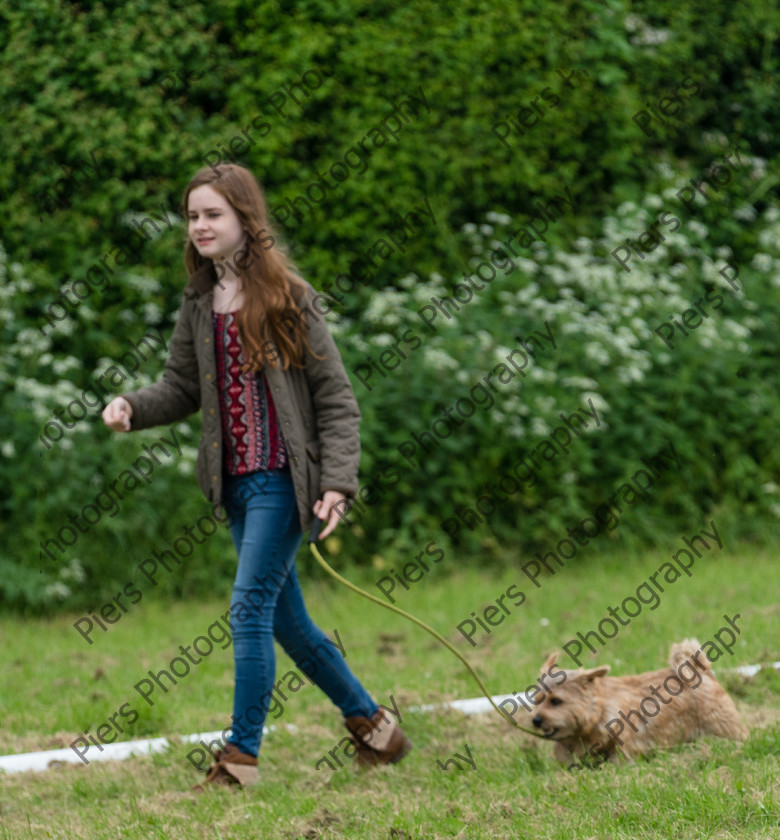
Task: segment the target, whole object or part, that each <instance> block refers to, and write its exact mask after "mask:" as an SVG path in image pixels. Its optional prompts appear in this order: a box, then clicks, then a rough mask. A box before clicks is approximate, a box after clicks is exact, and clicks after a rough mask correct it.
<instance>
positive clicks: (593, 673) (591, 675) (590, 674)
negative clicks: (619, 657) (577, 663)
mask: <svg viewBox="0 0 780 840" xmlns="http://www.w3.org/2000/svg"><path fill="white" fill-rule="evenodd" d="M608 673H609V665H599V667H598V668H589V669H588V670H587V671H583V672H582V673H581V674H577V676H576V677H575V679H578V680H584V681H585V682H592V681H593V680H595V679H596V677H604V676H606V675H607V674H608Z"/></svg>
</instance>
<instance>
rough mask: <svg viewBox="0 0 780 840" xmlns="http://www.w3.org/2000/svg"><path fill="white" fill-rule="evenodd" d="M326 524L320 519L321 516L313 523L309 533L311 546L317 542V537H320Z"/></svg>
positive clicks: (316, 517) (315, 518)
mask: <svg viewBox="0 0 780 840" xmlns="http://www.w3.org/2000/svg"><path fill="white" fill-rule="evenodd" d="M324 524H325V520H324V519H320V518H319V516H315V517H314V522H312V523H311V531H309V544H310V545H311V544H312V543H316V542H317V537H319V535H320V531H321V530H322V526H323V525H324Z"/></svg>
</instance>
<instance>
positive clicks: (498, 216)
mask: <svg viewBox="0 0 780 840" xmlns="http://www.w3.org/2000/svg"><path fill="white" fill-rule="evenodd" d="M485 218H486V219H487V220H488V221H489V222H494V223H495V224H497V225H509V224H511V223H512V217H511V216H507V214H506V213H496V212H495V211H493V210H490V211H489V212H487V213H485Z"/></svg>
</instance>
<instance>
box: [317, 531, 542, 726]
mask: <svg viewBox="0 0 780 840" xmlns="http://www.w3.org/2000/svg"><path fill="white" fill-rule="evenodd" d="M323 524H324V523H323V520H322V519H320V518H319V517H318V516H315V517H314V524H313V525H312V526H311V533H310V534H309V548H310V549H311V553H312V554H313V555H314V557H315V559H316V560H317V562H318V563H319V564H320V566H322V568H323V569H324V570H325V571H326V572H327V573H328V574H329V575H330V576H331V577H334V578H336V580H337V581H339V583H343V584H344V586H346V587H347V588H348V589H351V590H352V591H353V592H357V593H358V595H362V596H363V597H364V598H368V600H369V601H373V602H374V603H375V604H379V606H380V607H385V609H388V610H392V612H394V613H398V615H402V616H403V617H404V618H407V619H409V621H413V622H414V623H415V624H416V625H417V626H418V627H422V629H423V630H425V631H427V632H428V633H430V634H431V636H433V638H434V639H436V640H438V641H439V642H441V644H443V645H444V647H446V648H447V649H448V650H449V651H450V652H451V653H453V654H454V655H455V656H457V657H458V659H460V661H461V662H462V663H463V664H464V665H465V666H466V669H467V670H468V672H469V673H470V674H471V676H472V677H474V680H475V681H476V683H477V685H478V686H479V688H480V690H481V691H482V693H483V694H484V695H485V697H487V699H488V701H489V702H490V705H491V706H492V707H493V708H494V709H495V710H496V711H497V712H498V713H499V714H500V715H501V717H503V718H505V719H506V720H508V721H509V722H510V723H511V724H512V726H514V727H515V728H516V729H519V730H520V731H521V732H525V733H527V734H528V735H533V736H534V737H536V738H544V735H542V734H540V733H539V732H534V731H533V729H526V728H525V727H524V726H520V724H519V723H517V722H516V721H515V720H514V719H513V718H512V717H511V716H510V715H509V714H507V713H506V712H505V711H503V709H500V708H499V707H498V706H497V705H496V704H495V702H494V701H493V698H492V697H491V696H490V693H489V692H488V690H487V688H485V684H484V683H483V682H482V680H481V679H480V677H479V674H478V673H477V672H476V671H475V670H474V669H473V668H472V667H471V665H469V663H468V662H467V661H466V659H465V657H464V656H463V654H462V653H460V651H458V650H456V649H455V648H454V647H453V646H452V645H451V644H450V643H449V642H448V641H447V640H446V639H445V638H444V636H442V635H441V634H440V633H438V632H437V631H436V630H434V629H433V627H431V626H430V625H429V624H426V623H425V622H424V621H421V620H420V619H419V618H417V617H415V616H413V615H412V614H411V613H408V612H405V611H404V610H402V609H400V608H399V607H396V606H393V604H388V603H387V602H385V601H381V600H380V599H379V598H377V597H376V595H372V594H371V593H370V592H366V591H365V590H364V589H361V588H360V587H359V586H355V584H354V583H351V582H350V581H348V580H347V579H346V578H345V577H342V576H341V575H340V574H339V573H338V572H337V571H336V570H335V569H333V568H332V567H331V566H330V565H328V563H327V561H326V560H325V558H324V557H323V556H322V554H320V551H319V549H318V548H317V544H316V542H317V536H318V535H319V533H320V528H321V527H322V525H323Z"/></svg>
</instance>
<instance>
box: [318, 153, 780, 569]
mask: <svg viewBox="0 0 780 840" xmlns="http://www.w3.org/2000/svg"><path fill="white" fill-rule="evenodd" d="M743 160H744V162H745V167H744V173H743V174H744V182H743V185H742V187H743V189H745V188H747V189H748V190H752V189H754V188H755V186H756V184H760V183H761V182H762V179H763V178H764V175H765V173H764V167H763V163H764V162H763V161H761V160H760V159H757V158H753V159H743ZM658 169H659V177H660V178H661V180H662V182H661V183H660V184H659V187H658V190H657V191H654V192H651V193H648V194H646V195H645V196H644V197H642V198H641V199H640V200H638V201H636V202H630V201H627V202H624V203H622V204H621V205H620V206H619V207H618V208H617V209H616V211H615V212H614V214H610V215H608V216H606V217H605V218H604V219H603V222H602V224H601V230H600V231H598V233H597V235H596V236H595V237H593V238H587V237H584V236H580V237H578V238H575V239H574V241H573V242H572V243H571V247H570V248H566V247H562V246H555V245H552V244H549V243H546V242H541V241H537V242H534V243H532V244H531V246H530V248H528V249H527V250H526V253H525V254H523V255H522V256H518V257H514V258H513V263H514V267H513V268H509V270H508V273H505V274H501V273H497V275H496V277H495V279H493V280H492V281H491V282H489V283H485V284H484V287H483V289H482V290H480V291H476V290H475V289H473V288H471V287H470V286H469V284H468V283H467V282H466V281H465V280H464V279H463V278H460V279H459V280H457V279H456V280H455V281H454V282H448V281H447V280H446V279H445V278H444V277H442V276H441V275H439V274H432V275H431V276H429V277H427V278H421V277H417V276H414V275H408V276H406V277H403V278H401V279H399V281H398V282H397V284H396V285H395V287H391V288H387V289H385V290H382V291H378V292H376V293H375V294H374V296H373V297H372V298H371V301H370V303H369V304H368V306H367V307H366V308H365V311H364V312H363V314H362V317H360V318H359V319H354V320H350V319H347V318H341V319H338V320H337V323H336V325H335V326H334V331H336V332H337V333H338V334H339V336H340V340H341V345H342V346H343V347H345V348H346V349H345V357H346V360H347V364H348V366H349V367H350V369H351V370H352V372H353V374H358V375H357V376H356V382H355V388H356V392H357V394H358V396H359V398H360V402H361V406H362V408H363V412H364V424H363V432H362V434H363V442H364V447H365V450H366V456H365V460H364V464H365V468H364V477H365V479H364V480H365V484H366V485H367V487H369V488H370V491H369V490H368V489H367V490H366V491H365V495H366V498H365V503H364V504H363V505H358V506H357V507H356V510H355V512H354V513H353V514H352V516H351V518H352V519H353V521H354V522H355V523H357V524H358V534H359V535H361V536H363V539H364V545H365V540H367V541H368V542H367V546H366V547H367V549H368V550H378V549H379V546H380V545H382V544H384V545H385V546H386V545H387V543H388V542H390V543H391V544H392V543H395V544H396V545H397V546H398V547H401V546H403V547H405V548H407V549H409V550H410V551H411V550H413V549H414V548H415V546H418V545H424V544H425V542H426V541H427V540H428V539H433V538H435V539H438V540H445V541H446V540H447V539H448V537H447V531H448V530H452V531H453V532H456V533H455V535H456V537H457V539H458V540H459V542H460V543H462V544H465V545H466V546H467V547H468V548H471V549H479V548H482V549H486V548H487V549H490V548H494V547H495V546H496V545H497V544H498V543H502V544H504V545H507V544H510V545H514V546H517V548H518V549H520V550H522V551H524V552H525V551H532V550H534V549H536V548H539V547H544V546H545V545H547V544H548V543H550V542H551V541H554V542H557V541H558V539H560V538H561V537H563V536H565V532H566V529H567V528H568V527H570V526H571V525H573V524H575V523H576V522H577V521H579V520H581V519H582V518H583V516H586V515H588V514H590V513H592V511H593V510H594V508H596V507H597V506H598V505H599V504H600V503H601V502H603V501H605V500H606V499H607V498H608V497H609V495H610V494H611V493H612V492H614V488H615V487H617V486H618V485H619V484H621V483H622V482H624V481H628V480H629V477H630V476H631V475H632V474H634V473H635V472H636V471H637V470H638V469H640V468H643V467H644V465H643V463H642V459H643V458H644V459H649V458H650V457H651V456H653V455H654V454H655V453H657V452H658V451H660V450H662V449H663V447H664V446H665V445H667V444H668V443H671V444H673V446H674V447H675V449H676V451H677V453H678V455H679V458H680V465H679V469H677V470H675V472H674V474H673V475H671V476H667V477H665V478H664V479H663V480H659V482H658V483H657V484H656V486H655V487H654V488H653V489H652V491H651V492H650V493H649V496H648V498H647V500H646V501H645V502H644V503H642V504H641V505H638V506H637V509H636V511H634V512H633V513H632V516H631V518H630V520H625V522H624V523H623V525H622V526H621V527H620V528H619V529H616V530H615V531H613V532H612V533H609V534H607V538H613V539H614V538H619V539H622V540H623V541H624V542H628V543H631V542H633V543H637V542H642V543H650V542H652V543H659V544H663V543H664V542H668V541H670V540H672V539H673V537H674V534H675V533H676V532H677V531H678V530H679V531H685V530H688V529H692V528H693V529H694V530H695V528H696V526H697V524H698V523H699V521H700V520H703V519H704V518H705V517H708V516H717V517H718V518H719V519H722V518H724V517H725V518H727V519H728V520H729V522H730V523H731V526H732V528H733V533H734V534H735V535H736V534H739V535H741V536H756V535H757V533H760V532H761V530H762V529H763V528H764V527H766V523H767V521H771V518H772V517H776V516H778V515H780V500H779V499H778V496H777V488H776V486H775V485H774V484H773V483H772V479H773V477H774V476H776V475H777V469H778V456H777V448H776V446H775V445H774V432H773V429H774V427H775V425H776V424H777V422H778V421H779V420H780V415H779V413H778V411H779V409H780V404H779V403H778V396H777V392H776V388H774V387H773V385H772V382H773V381H776V373H775V371H774V366H775V363H776V354H777V337H776V332H775V327H774V326H773V325H776V324H777V323H778V318H779V316H780V311H779V310H780V295H778V287H779V286H780V250H779V246H780V211H778V208H777V207H776V206H765V207H764V209H763V210H762V211H761V212H758V211H756V210H754V209H752V208H750V209H749V210H748V205H747V204H746V203H745V202H744V201H739V200H736V201H735V202H734V203H733V207H732V205H731V204H729V203H724V202H721V203H719V204H718V206H717V207H715V206H713V207H707V206H705V204H704V202H703V201H702V203H701V205H696V206H695V207H692V208H690V211H689V212H687V214H686V212H684V211H685V208H684V207H682V206H681V205H680V203H679V201H678V200H677V199H676V194H677V191H678V190H677V188H676V186H675V180H676V182H679V180H680V176H679V175H678V176H676V179H674V178H671V177H670V176H672V175H673V174H674V173H672V172H671V170H669V168H668V167H666V166H659V167H658ZM664 176H665V178H664ZM676 200H677V205H676V207H675V204H674V202H675V201H676ZM670 207H671V208H672V209H673V210H675V212H677V214H678V216H679V219H678V221H679V222H680V224H679V226H678V227H677V228H676V229H675V231H674V232H670V233H669V232H668V233H665V240H664V241H663V242H660V244H658V245H657V247H655V248H654V249H653V250H652V251H651V252H649V253H647V254H646V255H645V256H644V258H643V259H640V258H639V257H638V256H637V255H636V254H634V255H633V260H632V261H631V262H630V263H629V265H630V268H631V270H630V272H628V271H626V270H625V268H624V267H623V266H622V265H621V264H620V263H619V262H618V260H617V259H615V258H614V257H613V256H611V252H612V251H614V250H615V249H616V246H618V245H621V244H622V243H623V242H624V241H625V239H626V237H629V238H632V237H636V235H637V232H638V231H643V230H645V229H646V228H648V227H649V226H650V225H651V224H652V222H653V220H654V219H655V218H656V217H657V216H658V214H659V212H661V211H663V208H670ZM705 211H706V212H705ZM735 223H736V224H735ZM746 223H749V227H748V228H747V229H746ZM512 229H513V226H512V220H511V219H510V218H509V217H507V216H505V215H503V214H498V213H492V214H488V216H487V217H486V223H485V224H481V225H479V226H477V225H475V224H467V225H465V226H464V227H463V230H462V237H463V239H464V241H465V243H466V244H467V247H468V250H470V251H471V252H472V254H473V256H472V258H471V269H472V271H473V270H474V269H476V268H477V266H478V265H479V264H480V263H481V264H482V265H483V266H484V265H486V263H487V261H489V259H490V257H489V255H493V257H492V258H493V259H494V261H495V260H496V256H495V255H496V254H497V250H496V249H498V251H504V252H505V253H506V254H507V255H509V251H508V250H507V245H506V244H504V243H506V242H509V243H510V244H512V238H511V236H512ZM729 239H731V240H732V241H733V247H732V245H729V244H726V242H728V241H729ZM514 247H515V248H516V249H517V245H516V243H515V246H514ZM518 250H522V249H518ZM726 266H732V268H726ZM735 269H736V270H738V272H739V274H738V279H737V280H736V281H734V280H733V279H732V277H733V274H734V270H735ZM464 274H465V273H464ZM483 274H486V272H484V270H483ZM476 276H477V275H474V274H473V275H472V277H476ZM456 284H457V285H456ZM470 288H471V292H469V289H470ZM445 298H450V299H451V301H452V303H449V304H447V303H446V302H445V303H443V308H441V307H437V306H436V305H435V304H432V303H431V302H432V300H438V301H440V302H443V301H444V299H445ZM465 301H467V302H465ZM697 301H698V302H699V306H700V307H701V309H702V310H704V314H701V312H700V311H699V310H697V309H696V308H695V307H696V302H697ZM425 307H429V308H428V309H425ZM692 308H693V312H692V313H689V314H688V316H687V317H688V322H687V323H688V328H686V326H685V324H683V323H682V322H681V318H682V316H683V313H684V312H686V311H687V310H691V309H692ZM421 312H422V314H423V315H424V318H425V320H431V319H433V320H432V322H431V324H430V326H427V325H426V323H425V320H424V319H423V318H422V317H421V314H420V313H421ZM445 312H448V313H449V317H448V316H447V315H446V314H445ZM694 316H696V317H694ZM670 318H674V319H675V320H676V321H677V324H678V326H676V327H674V333H673V334H672V335H673V338H672V339H671V340H669V339H667V340H664V337H666V336H669V335H670V333H669V329H668V326H667V327H661V325H669V324H670ZM697 321H698V324H697V325H696V326H695V327H694V326H692V325H693V324H695V323H696V322H697ZM545 323H547V324H549V326H550V329H551V332H552V334H553V336H554V338H555V343H556V348H555V349H554V350H553V349H552V348H551V346H550V345H549V343H547V344H540V346H536V345H535V344H530V343H529V347H530V348H531V349H533V350H535V351H536V358H531V357H530V356H529V363H528V368H527V370H526V371H525V372H524V376H520V375H517V376H516V377H514V378H513V379H511V380H510V381H507V383H506V384H500V383H499V382H498V380H497V379H493V380H492V382H493V383H494V384H495V393H491V396H492V397H493V400H494V401H493V403H492V405H489V406H488V405H487V403H488V398H487V395H486V396H485V397H484V407H483V410H475V411H474V412H473V414H472V415H471V416H470V417H469V418H466V417H465V416H458V415H457V414H456V415H455V416H452V415H451V416H450V419H449V420H447V419H446V418H447V414H446V411H447V409H448V408H451V407H452V406H453V405H455V404H456V403H457V401H458V400H459V399H463V398H468V396H469V393H470V391H469V388H470V387H473V386H474V385H475V383H479V382H484V377H485V376H486V374H488V373H489V372H490V371H491V370H492V369H494V368H495V366H496V365H499V364H500V363H502V362H503V361H504V360H505V359H506V357H507V355H508V354H509V353H510V352H511V350H510V348H512V347H515V348H521V349H522V347H523V345H522V344H520V343H518V341H517V337H521V338H527V337H529V336H534V335H535V331H536V330H540V331H542V332H543V331H544V328H543V325H544V324H545ZM659 328H660V330H659ZM410 332H411V334H413V335H415V336H417V337H418V338H419V342H420V344H419V347H418V348H417V349H415V350H413V352H408V350H407V352H406V358H405V359H402V360H401V359H398V358H397V355H396V354H397V351H396V353H394V352H393V351H392V350H391V351H390V355H389V356H385V357H384V358H385V360H386V361H387V363H388V364H387V369H383V370H382V373H383V374H384V375H383V376H381V375H380V374H379V373H378V369H377V365H378V366H380V367H381V364H380V363H379V361H378V360H379V359H381V358H382V355H381V354H382V353H383V352H387V348H388V347H390V348H392V347H393V346H396V347H397V348H398V349H402V348H401V345H400V343H399V341H398V338H399V336H403V335H404V334H406V336H407V338H409V337H410ZM407 346H409V347H411V342H409V341H407ZM368 359H371V360H373V361H374V362H375V365H374V366H373V369H372V366H371V365H370V363H369V362H368V361H367V360H368ZM395 365H397V367H395V369H393V370H390V369H389V367H390V366H395ZM507 379H508V377H507ZM489 390H491V389H489V388H488V387H485V391H489ZM579 409H582V410H595V411H596V412H597V413H598V417H599V422H598V424H596V423H595V422H592V421H591V422H589V425H588V427H587V429H585V428H583V427H581V426H579V425H578V424H576V425H577V428H578V429H580V430H581V434H580V435H579V436H575V435H574V434H572V435H571V437H572V441H571V443H570V444H569V451H568V452H565V453H564V452H563V451H559V452H557V455H556V457H554V458H550V460H549V461H547V460H544V459H543V458H542V457H541V455H540V454H537V456H536V462H537V463H538V465H539V468H538V469H537V470H536V471H535V475H534V476H533V477H531V476H529V477H528V479H527V480H525V481H520V482H519V484H520V486H519V488H517V489H516V490H515V492H509V493H507V492H504V494H503V495H504V497H505V500H503V501H502V502H501V503H500V504H495V508H494V509H493V510H491V511H490V512H489V513H488V515H483V516H481V519H482V521H481V522H478V521H477V519H478V517H477V516H474V515H472V516H471V517H470V519H469V520H468V521H466V519H465V518H463V519H462V526H461V527H460V528H459V529H455V527H454V526H453V525H452V524H450V526H449V528H448V527H447V526H446V525H445V527H444V529H442V524H443V523H446V521H447V520H448V519H451V518H452V517H456V515H457V514H456V509H457V508H458V506H463V509H464V510H467V509H474V502H475V499H476V498H477V497H478V496H479V495H480V494H481V493H482V494H484V493H487V494H489V493H490V490H489V489H488V488H490V487H491V485H492V486H493V487H495V482H496V480H497V478H498V477H499V476H501V475H506V474H507V473H509V472H510V471H511V469H512V467H513V466H514V465H516V464H519V463H523V462H524V460H525V459H527V458H528V456H529V455H531V454H533V453H534V452H535V451H536V450H538V449H539V447H540V445H541V444H542V443H543V441H544V440H545V439H550V435H551V434H552V433H553V431H554V430H555V429H556V428H564V429H565V428H567V427H566V426H565V424H564V423H563V421H562V418H561V414H562V413H563V414H564V415H566V416H571V415H572V414H573V413H575V412H576V411H577V410H579ZM469 410H471V409H469ZM464 413H465V404H464ZM588 419H590V418H589V417H588ZM437 420H438V425H437ZM456 421H457V422H456ZM426 432H427V433H428V437H424V433H426ZM437 432H439V433H440V434H438V433H437ZM412 434H415V435H417V440H415V439H414V438H411V435H412ZM558 439H560V440H561V441H563V440H564V439H565V433H564V432H563V431H561V432H559V433H558ZM410 441H411V442H410ZM410 453H411V457H406V455H407V454H410ZM525 462H526V463H528V462H527V460H526V461H525ZM394 471H397V472H400V477H398V478H395V475H394ZM523 472H524V473H525V472H527V470H525V469H524V470H523ZM394 478H395V481H394V484H393V486H392V489H391V490H388V491H387V492H385V493H382V492H380V488H381V486H382V485H383V484H384V485H387V486H388V487H389V486H390V482H391V481H393V479H394ZM512 486H513V485H512V482H510V481H509V480H507V481H506V482H505V487H507V488H511V487H512ZM498 495H500V494H498ZM359 498H360V497H359ZM494 501H495V500H494ZM484 505H485V506H486V507H489V506H490V504H489V503H488V502H484Z"/></svg>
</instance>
